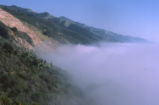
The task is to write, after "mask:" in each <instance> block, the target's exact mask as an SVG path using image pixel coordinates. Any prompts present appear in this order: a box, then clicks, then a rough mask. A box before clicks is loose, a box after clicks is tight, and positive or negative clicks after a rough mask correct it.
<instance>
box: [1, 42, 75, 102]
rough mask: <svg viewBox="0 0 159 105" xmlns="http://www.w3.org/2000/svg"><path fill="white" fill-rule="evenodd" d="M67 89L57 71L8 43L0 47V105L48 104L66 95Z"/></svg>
mask: <svg viewBox="0 0 159 105" xmlns="http://www.w3.org/2000/svg"><path fill="white" fill-rule="evenodd" d="M17 49H19V50H17ZM68 86H70V88H71V85H69V82H68V81H67V79H66V78H65V76H64V75H63V73H62V71H61V70H60V69H58V68H56V67H54V66H53V65H51V64H47V63H46V61H44V60H41V59H38V58H37V57H36V56H35V55H34V54H33V53H31V52H28V51H25V50H23V49H20V48H16V46H13V45H11V43H9V42H8V41H4V43H1V44H0V96H2V98H1V99H0V102H1V103H2V105H14V104H13V102H15V101H16V102H25V103H26V104H33V103H40V104H41V105H47V104H48V102H50V101H51V102H52V101H53V102H56V100H55V101H54V99H56V97H57V96H58V95H60V94H63V93H65V92H67V93H69V91H68V90H69V89H68ZM72 89H73V88H72ZM71 94H72V93H71ZM4 96H5V97H4ZM7 97H8V98H7ZM26 104H23V105H26ZM0 105H1V104H0Z"/></svg>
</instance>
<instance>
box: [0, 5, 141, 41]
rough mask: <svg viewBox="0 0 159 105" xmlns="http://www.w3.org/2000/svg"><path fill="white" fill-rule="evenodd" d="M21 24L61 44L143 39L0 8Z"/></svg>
mask: <svg viewBox="0 0 159 105" xmlns="http://www.w3.org/2000/svg"><path fill="white" fill-rule="evenodd" d="M0 7H1V8H3V9H4V10H5V11H7V12H9V13H10V14H12V15H13V16H15V17H16V18H18V19H19V20H20V21H22V22H26V23H28V24H30V25H32V26H34V27H36V28H37V29H38V30H39V31H40V32H41V33H42V34H43V35H46V36H48V37H49V38H53V39H54V40H57V41H59V42H61V43H73V44H91V43H95V42H99V41H105V42H137V41H144V40H143V39H140V38H136V37H130V36H124V35H120V34H116V33H113V32H109V31H105V30H103V29H97V28H93V27H90V26H87V25H84V24H81V23H78V22H74V21H72V20H70V19H67V18H66V17H55V16H52V15H50V14H49V13H47V12H44V13H36V12H34V11H32V10H30V9H24V8H20V7H17V6H0Z"/></svg>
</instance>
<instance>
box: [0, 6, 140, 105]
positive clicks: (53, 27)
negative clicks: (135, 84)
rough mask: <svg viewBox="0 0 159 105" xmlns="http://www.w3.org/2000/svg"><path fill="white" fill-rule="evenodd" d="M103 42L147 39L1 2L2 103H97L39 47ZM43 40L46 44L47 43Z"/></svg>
mask: <svg viewBox="0 0 159 105" xmlns="http://www.w3.org/2000/svg"><path fill="white" fill-rule="evenodd" d="M100 41H104V42H134V41H143V39H140V38H135V37H129V36H123V35H119V34H116V33H113V32H108V31H105V30H102V29H97V28H94V27H90V26H87V25H84V24H81V23H78V22H74V21H72V20H70V19H67V18H66V17H55V16H52V15H50V14H49V13H47V12H45V13H36V12H34V11H32V10H30V9H24V8H20V7H17V6H2V5H1V6H0V105H93V104H92V103H93V101H92V100H91V99H88V98H86V96H85V94H84V93H83V92H82V91H81V90H80V89H79V88H78V87H76V86H74V85H73V84H72V83H71V79H70V78H69V74H67V73H66V72H64V71H63V70H61V69H60V68H57V67H56V66H54V65H53V64H50V63H48V62H47V61H45V60H42V59H40V58H39V57H38V56H37V55H36V53H35V50H34V48H35V47H37V46H41V47H43V49H46V48H48V49H49V48H52V47H53V46H52V45H55V46H56V45H60V44H70V43H71V44H92V43H97V42H100ZM43 43H45V44H46V43H47V45H46V46H42V45H43ZM90 100H91V101H90Z"/></svg>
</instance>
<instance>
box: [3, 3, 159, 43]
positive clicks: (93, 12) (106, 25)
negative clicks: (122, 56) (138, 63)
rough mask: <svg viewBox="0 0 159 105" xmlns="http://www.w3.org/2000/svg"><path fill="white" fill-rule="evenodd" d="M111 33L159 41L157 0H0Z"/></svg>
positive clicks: (158, 8) (158, 7)
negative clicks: (63, 17) (64, 17)
mask: <svg viewBox="0 0 159 105" xmlns="http://www.w3.org/2000/svg"><path fill="white" fill-rule="evenodd" d="M0 4H5V5H13V4H14V5H18V6H21V7H27V8H31V9H33V10H35V11H38V12H43V11H48V12H50V13H51V14H52V15H55V16H66V17H68V18H70V19H73V20H75V21H78V22H82V23H85V24H88V25H91V26H95V27H98V28H103V29H106V30H110V31H113V32H117V33H121V34H126V35H134V36H139V37H146V38H150V39H154V40H156V41H159V36H158V34H159V29H158V27H159V12H158V11H159V6H158V5H159V0H0Z"/></svg>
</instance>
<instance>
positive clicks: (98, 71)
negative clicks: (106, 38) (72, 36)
mask: <svg viewBox="0 0 159 105" xmlns="http://www.w3.org/2000/svg"><path fill="white" fill-rule="evenodd" d="M37 52H38V54H39V55H40V56H41V57H42V58H44V59H46V60H47V61H50V62H52V63H53V64H54V65H56V66H58V67H60V68H62V69H63V70H66V71H67V72H68V73H69V74H70V75H71V76H72V77H71V78H72V80H73V83H74V84H76V85H78V86H79V87H80V88H81V89H83V91H84V92H85V93H86V94H87V95H88V96H89V97H92V98H94V99H95V101H96V102H97V105H159V100H158V97H159V55H158V54H159V45H158V44H143V43H142V44H141V43H140V44H139V43H138V44H135V43H133V44H132V43H131V44H129V43H127V44H120V43H116V44H113V43H103V44H101V45H99V46H84V45H61V46H60V47H58V48H56V49H55V48H53V49H51V50H43V49H40V48H37Z"/></svg>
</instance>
